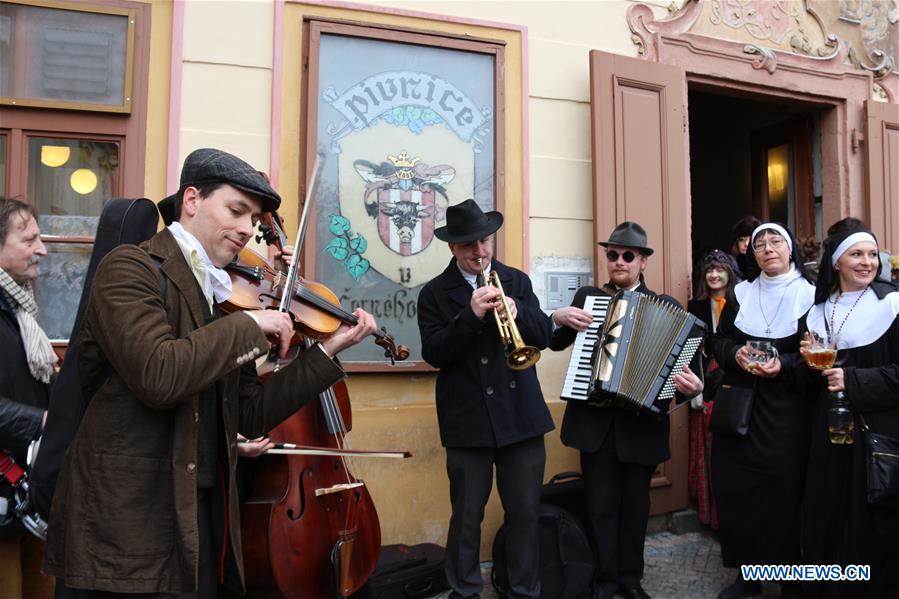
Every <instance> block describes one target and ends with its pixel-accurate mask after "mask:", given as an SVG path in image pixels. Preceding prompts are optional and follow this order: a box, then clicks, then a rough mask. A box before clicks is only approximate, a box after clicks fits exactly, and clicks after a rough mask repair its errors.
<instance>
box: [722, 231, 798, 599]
mask: <svg viewBox="0 0 899 599" xmlns="http://www.w3.org/2000/svg"><path fill="white" fill-rule="evenodd" d="M746 262H747V272H746V273H745V274H746V276H747V280H746V281H743V282H742V283H740V284H739V285H737V286H736V287H735V288H734V293H733V295H732V296H731V297H729V298H728V300H727V303H726V304H725V306H724V311H723V312H722V314H721V319H720V321H719V323H718V331H717V332H716V333H715V335H713V336H712V338H711V341H710V345H711V348H712V354H713V355H714V357H715V359H716V360H717V362H718V365H719V366H720V367H721V368H722V369H724V380H723V381H722V385H721V388H720V389H719V391H718V393H717V395H716V397H715V407H714V410H713V411H712V423H711V424H712V430H713V431H714V436H713V443H712V485H713V489H714V493H715V498H716V500H717V503H718V521H719V531H720V538H721V557H722V560H723V561H724V565H725V566H728V567H731V568H737V567H739V566H741V565H749V564H797V563H799V504H800V500H801V495H802V489H803V484H804V480H805V467H806V462H807V458H808V437H809V419H810V411H811V410H810V408H811V403H810V402H808V401H804V400H803V397H802V394H801V392H800V391H799V390H798V389H797V388H796V386H795V385H794V384H793V382H794V380H793V379H794V377H793V376H792V374H793V373H794V368H795V366H796V363H797V361H798V360H801V357H800V355H799V340H800V333H799V320H800V318H802V317H803V316H804V315H805V313H806V312H808V310H809V308H810V307H811V306H812V303H813V302H814V295H815V288H814V286H813V285H812V284H811V283H810V282H809V281H808V279H807V278H806V277H805V275H804V272H803V270H802V262H801V261H800V259H799V256H798V248H797V247H796V243H795V240H794V239H793V235H792V234H791V233H790V232H789V231H788V230H787V228H786V227H784V226H783V225H780V224H777V223H763V224H761V225H759V226H758V227H756V229H755V230H754V231H753V232H752V236H751V239H750V245H749V251H748V252H747V261H746ZM737 404H739V405H740V406H746V407H747V408H748V406H750V405H751V408H748V409H747V410H746V411H744V412H743V414H744V418H743V419H742V421H741V422H742V424H744V425H745V423H746V417H745V415H746V414H748V430H746V428H745V426H743V427H741V428H739V429H738V428H737V427H735V426H716V421H718V422H722V423H723V424H728V425H732V424H733V422H732V420H727V421H725V420H724V419H723V418H719V417H720V416H722V415H724V414H728V413H731V414H733V413H735V412H738V411H739V410H736V406H737ZM760 592H761V585H760V584H759V583H758V582H756V581H745V580H743V577H742V575H741V573H740V572H738V573H737V578H736V580H735V581H734V583H733V584H731V585H730V586H728V587H727V588H725V589H724V590H723V591H721V593H720V594H719V595H718V596H719V598H720V599H738V598H740V597H752V596H755V595H758V594H759V593H760ZM781 596H782V597H790V596H801V588H800V586H799V585H798V584H796V583H792V584H784V585H783V587H782V590H781Z"/></svg>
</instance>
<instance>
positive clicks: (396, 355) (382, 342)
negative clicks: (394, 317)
mask: <svg viewBox="0 0 899 599" xmlns="http://www.w3.org/2000/svg"><path fill="white" fill-rule="evenodd" d="M374 335H375V345H379V346H381V347H383V348H384V357H385V358H388V359H389V360H390V363H391V365H392V364H395V363H396V361H397V360H399V361H400V362H402V361H403V360H405V359H406V358H408V357H409V348H408V347H406V346H405V345H397V344H396V341H394V339H393V335H391V334H390V333H388V332H387V328H386V327H381V330H380V331H378V332H377V333H375V334H374Z"/></svg>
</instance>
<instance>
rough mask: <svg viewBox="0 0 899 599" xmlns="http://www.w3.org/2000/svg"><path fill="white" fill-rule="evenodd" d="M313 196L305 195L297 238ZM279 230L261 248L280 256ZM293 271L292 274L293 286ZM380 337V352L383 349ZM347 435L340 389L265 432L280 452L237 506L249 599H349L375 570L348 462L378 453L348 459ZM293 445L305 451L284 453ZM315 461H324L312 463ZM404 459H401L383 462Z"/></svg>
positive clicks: (374, 533)
mask: <svg viewBox="0 0 899 599" xmlns="http://www.w3.org/2000/svg"><path fill="white" fill-rule="evenodd" d="M312 187H313V186H312V185H310V190H311V188H312ZM310 196H311V191H310V194H309V195H307V197H306V208H304V214H303V219H302V222H301V225H300V236H302V231H303V229H304V223H305V219H306V210H307V209H308V205H309V201H310ZM270 218H271V217H270ZM278 224H279V223H278V222H277V220H275V219H274V218H272V220H271V221H269V222H267V223H265V226H264V228H263V230H264V231H265V230H266V229H267V230H268V232H269V236H268V238H267V241H268V242H270V243H274V244H275V245H276V246H278V247H279V248H280V247H281V245H282V244H283V233H281V234H278V235H275V234H273V233H272V232H273V231H277V230H278V229H279V227H278ZM300 245H301V244H300V243H298V244H297V247H300ZM295 267H296V264H295V265H294V266H293V267H292V268H291V271H292V273H293V276H294V277H295V276H296V274H295V272H296V268H295ZM232 272H236V273H240V272H241V270H240V269H232ZM235 276H246V271H243V274H236V275H235V274H232V278H233V277H235ZM289 278H290V277H289ZM285 289H288V290H293V289H295V285H294V283H293V282H292V281H288V283H287V284H286V285H285ZM290 295H294V294H293V293H291V292H284V296H290ZM335 300H336V297H335ZM289 304H290V300H287V301H286V302H282V308H283V307H284V306H285V305H288V306H289ZM337 306H338V307H339V303H338V304H337ZM295 328H298V329H303V330H304V332H305V333H306V334H305V335H302V338H303V341H302V343H303V345H304V346H305V347H306V348H309V347H311V345H312V341H311V340H310V337H309V335H308V333H309V330H307V329H306V328H305V326H304V327H300V326H299V325H298V326H297V327H295ZM323 333H324V332H323ZM385 337H386V338H387V343H386V345H385V344H384V343H382V342H384V341H385ZM376 338H377V340H376V343H378V344H379V345H382V346H384V347H385V348H386V349H387V351H388V352H389V351H390V344H392V338H389V335H386V331H383V330H382V335H381V336H378V335H376ZM312 351H318V350H312ZM407 355H408V349H407V348H405V347H402V346H400V350H399V351H397V352H396V353H394V354H392V355H391V358H392V359H393V358H396V359H403V358H405V356H407ZM351 428H352V415H351V409H350V399H349V394H348V392H347V388H346V384H345V383H344V382H343V381H340V382H338V383H337V384H335V385H334V386H333V387H331V388H329V389H328V390H326V391H325V392H323V393H321V394H320V395H319V398H318V401H314V402H310V403H309V404H307V405H306V406H305V407H303V408H302V409H301V410H299V411H298V412H296V413H295V414H293V415H292V416H290V417H289V418H287V419H286V420H285V421H284V422H282V423H281V424H279V425H278V426H277V427H275V428H274V429H273V430H271V431H270V432H269V435H268V436H269V438H270V439H271V440H272V441H274V442H275V443H276V449H275V450H272V451H269V452H268V454H266V455H263V456H260V457H259V458H255V461H254V464H255V467H256V469H255V477H254V481H253V489H252V493H251V494H250V496H249V497H248V498H247V499H246V500H245V501H244V502H243V504H242V505H241V537H242V542H243V558H244V572H245V578H246V583H247V590H248V592H249V594H250V595H251V596H253V597H254V598H267V597H272V598H274V597H284V598H287V599H326V598H328V597H334V598H340V597H347V596H349V595H351V594H352V593H354V592H356V591H357V590H359V588H360V587H361V586H362V585H363V584H364V583H365V581H366V580H367V579H368V577H369V576H371V573H372V572H373V571H374V568H375V565H376V563H377V558H378V552H379V549H380V546H381V529H380V524H379V522H378V514H377V511H376V510H375V506H374V502H373V501H372V499H371V496H370V495H369V493H368V489H367V487H366V486H365V484H364V482H363V481H361V480H359V479H357V478H356V477H354V476H353V474H352V473H351V471H350V468H349V465H348V464H347V462H346V457H347V456H348V455H355V454H363V455H365V454H368V455H376V456H377V455H380V454H378V453H377V452H353V451H348V450H346V449H345V436H346V434H347V433H348V432H349V431H350V430H351ZM293 444H300V445H302V446H304V449H302V450H291V449H289V447H291V446H294V445H293ZM310 448H314V449H317V450H322V449H324V450H325V451H324V452H320V451H311V450H310ZM328 450H332V451H328ZM318 453H325V454H326V455H311V454H318ZM296 454H299V455H296ZM409 455H410V454H408V453H405V452H399V454H398V455H390V456H387V457H409ZM382 457H383V456H382Z"/></svg>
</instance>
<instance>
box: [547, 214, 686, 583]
mask: <svg viewBox="0 0 899 599" xmlns="http://www.w3.org/2000/svg"><path fill="white" fill-rule="evenodd" d="M599 245H601V246H603V247H604V248H605V249H606V259H607V260H608V267H609V282H608V283H607V284H606V285H605V286H604V287H602V288H597V287H591V286H587V287H582V288H581V289H579V290H578V292H577V293H576V294H575V296H574V300H573V302H572V305H571V306H569V307H567V308H561V309H559V310H556V311H555V312H554V313H553V315H552V320H553V325H554V327H555V330H554V332H553V339H552V343H551V344H550V348H552V349H553V350H556V351H559V350H563V349H565V348H567V347H568V346H569V345H571V344H572V343H573V342H574V339H575V336H576V335H577V332H578V331H583V330H585V329H586V328H587V327H588V326H589V325H590V323H591V322H592V320H593V317H592V315H591V314H590V313H589V312H587V311H585V310H583V309H582V308H583V306H584V303H585V300H586V298H587V297H588V296H592V295H611V294H614V293H615V292H617V291H620V290H633V291H637V292H639V293H643V294H646V295H649V296H655V295H656V294H655V293H654V292H652V291H651V290H650V289H649V288H647V287H646V284H645V283H644V280H643V271H644V270H645V269H646V263H647V259H648V258H649V256H651V255H652V253H653V250H652V249H651V248H649V247H647V239H646V231H645V230H644V229H643V227H641V226H640V225H638V224H637V223H633V222H627V221H626V222H623V223H621V224H619V225H618V226H617V227H615V230H614V231H613V232H612V234H611V235H610V236H609V240H608V241H604V242H600V244H599ZM661 299H663V300H664V301H668V302H671V303H674V304H677V302H676V301H675V300H674V299H673V298H670V297H667V296H662V297H661ZM698 371H699V370H698V369H697V372H698ZM674 382H675V389H676V391H677V401H678V402H679V403H680V402H682V401H686V400H687V399H690V398H691V397H694V396H696V395H698V394H699V393H700V392H701V391H702V381H701V380H700V379H699V377H698V376H696V374H694V372H693V370H691V369H690V367H688V366H685V367H684V368H683V371H682V372H681V373H678V374H676V375H675V376H674ZM562 442H563V443H564V444H565V445H567V446H569V447H574V448H576V449H579V450H580V452H581V470H582V472H583V476H584V489H585V500H586V504H587V514H588V519H589V527H590V534H591V535H592V537H593V539H594V542H595V547H596V552H597V555H596V558H597V569H596V575H595V585H596V586H595V592H594V598H596V599H605V598H611V597H612V596H613V595H615V593H616V592H617V593H620V594H622V595H624V596H625V597H634V598H645V597H649V595H647V593H646V591H644V590H643V588H642V587H641V586H640V580H641V578H642V577H643V542H644V539H645V536H646V524H647V521H648V519H649V484H650V479H651V478H652V473H653V471H654V470H655V469H656V466H657V465H658V464H660V463H661V462H664V461H665V460H667V459H668V458H669V457H670V452H669V449H668V416H667V414H664V415H663V416H662V417H661V418H654V417H651V416H648V415H646V414H640V413H638V412H635V411H632V410H627V409H624V408H622V407H620V406H618V405H615V404H614V403H613V404H612V405H610V406H609V407H596V406H593V405H588V404H587V402H584V401H570V402H568V405H567V406H566V408H565V417H564V420H563V422H562Z"/></svg>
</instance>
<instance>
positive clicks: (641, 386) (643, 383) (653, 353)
mask: <svg viewBox="0 0 899 599" xmlns="http://www.w3.org/2000/svg"><path fill="white" fill-rule="evenodd" d="M694 328H695V329H696V330H697V331H699V334H694V335H692V336H691V332H693V331H694ZM704 329H705V325H704V323H702V321H700V320H699V319H697V318H696V317H695V316H693V315H692V314H690V313H689V312H687V311H685V310H683V309H681V308H679V307H677V306H676V305H673V304H670V303H668V302H666V301H664V300H662V299H659V298H655V297H651V296H648V295H645V294H642V293H638V292H636V291H621V292H619V293H617V294H616V295H615V297H614V298H613V299H612V302H611V304H610V305H609V308H608V313H607V315H606V319H605V322H604V323H603V328H602V333H601V335H600V337H599V342H598V344H597V347H596V352H595V354H594V356H593V371H592V377H591V379H592V382H591V384H590V390H589V394H588V399H587V401H588V402H590V403H594V404H598V405H607V404H608V403H610V402H611V403H612V404H614V405H616V406H620V407H623V408H627V409H631V410H633V411H636V412H638V413H647V414H653V415H656V416H661V415H663V414H666V413H667V412H668V405H669V404H670V403H671V399H672V398H673V397H674V393H675V389H674V375H675V374H677V373H678V372H681V370H682V368H683V367H684V366H685V365H687V364H689V363H690V362H691V361H692V360H693V357H694V356H695V355H696V352H697V350H698V349H699V345H700V343H702V337H703V335H702V333H703V332H704Z"/></svg>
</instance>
